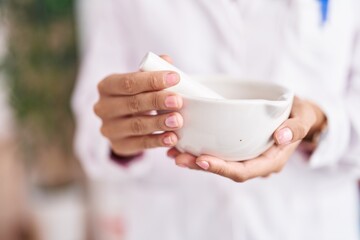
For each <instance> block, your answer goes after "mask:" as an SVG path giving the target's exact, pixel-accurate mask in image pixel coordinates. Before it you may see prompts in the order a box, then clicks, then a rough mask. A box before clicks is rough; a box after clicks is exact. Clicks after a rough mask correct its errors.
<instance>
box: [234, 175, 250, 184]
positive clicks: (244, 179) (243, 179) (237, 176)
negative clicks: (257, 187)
mask: <svg viewBox="0 0 360 240" xmlns="http://www.w3.org/2000/svg"><path fill="white" fill-rule="evenodd" d="M231 179H232V180H233V181H234V182H236V183H242V182H245V181H246V180H247V179H246V178H245V177H244V176H239V175H235V176H233V177H232V178H231Z"/></svg>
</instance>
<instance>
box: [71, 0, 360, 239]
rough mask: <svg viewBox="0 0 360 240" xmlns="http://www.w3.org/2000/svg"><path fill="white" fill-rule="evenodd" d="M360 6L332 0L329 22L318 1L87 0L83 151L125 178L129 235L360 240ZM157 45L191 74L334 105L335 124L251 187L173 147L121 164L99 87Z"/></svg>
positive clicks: (81, 89) (79, 144)
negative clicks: (104, 121)
mask: <svg viewBox="0 0 360 240" xmlns="http://www.w3.org/2000/svg"><path fill="white" fill-rule="evenodd" d="M359 2H360V1H358V0H341V1H336V0H333V1H330V6H329V16H328V20H327V22H326V23H324V24H321V14H320V6H319V1H317V0H251V1H248V0H216V1H215V0H214V1H208V0H172V1H167V0H152V1H147V0H131V1H125V0H106V1H98V0H83V1H80V4H79V10H80V11H79V13H80V15H79V22H80V26H81V27H82V30H81V31H82V32H81V33H82V34H81V36H82V38H81V40H82V42H81V43H82V67H81V71H80V75H79V79H78V83H77V86H76V90H75V93H74V98H73V110H74V113H75V116H76V121H77V133H76V141H75V148H76V152H77V154H78V156H79V158H80V159H81V161H82V163H83V166H84V168H85V169H86V171H87V173H88V175H89V176H90V178H92V179H96V180H97V181H100V180H101V181H103V182H107V183H110V182H111V184H115V186H116V184H117V185H118V186H119V187H118V188H115V191H119V196H121V201H122V203H123V204H124V208H123V210H122V211H119V212H118V213H116V214H119V216H122V217H123V218H124V221H125V222H126V239H167V240H172V239H194V240H198V239H207V240H211V239H246V240H247V239H251V240H252V239H255V240H258V239H261V240H262V239H266V240H269V239H270V240H272V239H274V240H283V239H284V240H289V239H290V240H293V239H295V240H296V239H299V240H303V239H314V240H315V239H316V240H319V239H326V240H329V239H339V240H340V239H346V240H352V239H354V240H355V239H358V204H359V203H358V195H357V194H358V193H357V177H358V175H359V170H360V168H359V163H360V150H359V148H360V146H359V136H360V134H359V133H360V112H359V110H358V109H360V22H359V19H358V16H359V10H360V8H359ZM150 50H151V51H154V52H155V53H159V54H161V53H166V54H169V55H170V56H172V57H173V59H174V61H175V63H176V65H177V66H178V67H179V68H180V69H182V70H184V71H185V72H187V73H189V74H230V75H236V76H239V77H241V78H246V79H256V80H258V81H271V82H278V83H281V84H283V85H287V86H289V87H291V88H293V89H294V90H295V92H296V93H297V95H299V96H302V97H304V98H308V99H311V100H313V101H315V102H316V103H318V104H319V105H320V106H321V107H322V108H323V110H324V111H325V112H326V114H327V117H328V123H329V126H328V131H327V132H326V133H325V134H323V136H322V140H321V142H320V145H319V146H318V148H317V150H316V151H315V152H314V153H313V154H312V155H311V157H310V158H308V157H307V156H305V154H303V153H301V152H296V153H295V154H294V156H293V157H292V159H291V160H290V161H289V162H288V164H287V166H286V167H285V169H284V170H283V171H282V172H281V173H279V174H276V175H273V176H271V177H270V178H266V179H263V178H259V179H254V180H251V181H248V182H245V183H234V182H232V181H230V180H228V179H225V178H222V177H219V176H216V175H212V174H208V173H204V172H199V171H192V170H187V169H181V168H178V167H176V166H175V164H174V162H173V160H171V159H169V158H167V157H166V155H165V153H166V149H153V150H147V151H146V152H145V154H144V155H143V157H141V159H138V160H136V161H135V162H133V163H132V164H131V165H130V166H129V167H127V168H124V167H121V166H119V165H117V164H115V163H113V162H112V161H110V159H109V143H108V141H107V140H106V139H105V138H104V137H102V136H101V134H100V131H99V128H100V125H101V122H100V120H99V119H98V118H97V117H96V116H95V115H94V113H93V110H92V107H93V104H94V103H95V102H96V100H97V99H98V94H97V88H96V85H97V83H98V82H99V81H100V80H101V79H102V78H104V77H105V76H106V75H109V74H110V73H124V72H129V71H137V66H138V63H139V61H140V60H141V58H142V56H143V55H144V54H145V53H146V52H147V51H150ZM104 188H105V185H104ZM112 191H114V188H113V190H112ZM114 212H116V211H115V210H114Z"/></svg>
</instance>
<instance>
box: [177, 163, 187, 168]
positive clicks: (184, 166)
mask: <svg viewBox="0 0 360 240" xmlns="http://www.w3.org/2000/svg"><path fill="white" fill-rule="evenodd" d="M176 165H177V166H179V167H181V168H188V166H186V165H185V164H181V163H178V164H176Z"/></svg>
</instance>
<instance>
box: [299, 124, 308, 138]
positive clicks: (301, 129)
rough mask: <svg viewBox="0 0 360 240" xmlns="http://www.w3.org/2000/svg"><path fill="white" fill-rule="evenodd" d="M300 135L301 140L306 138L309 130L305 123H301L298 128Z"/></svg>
mask: <svg viewBox="0 0 360 240" xmlns="http://www.w3.org/2000/svg"><path fill="white" fill-rule="evenodd" d="M297 130H298V134H299V138H304V137H305V136H306V134H307V128H306V126H305V123H303V122H300V124H299V126H298V128H297Z"/></svg>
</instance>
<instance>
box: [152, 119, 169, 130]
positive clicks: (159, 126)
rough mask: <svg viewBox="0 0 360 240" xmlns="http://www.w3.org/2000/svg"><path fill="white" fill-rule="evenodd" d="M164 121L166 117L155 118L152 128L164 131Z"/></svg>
mask: <svg viewBox="0 0 360 240" xmlns="http://www.w3.org/2000/svg"><path fill="white" fill-rule="evenodd" d="M165 119H166V116H164V117H157V118H156V119H155V122H154V127H155V128H156V130H166V129H167V127H166V126H165V123H164V122H165V121H166V120H165Z"/></svg>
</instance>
